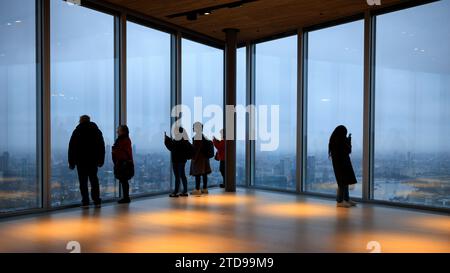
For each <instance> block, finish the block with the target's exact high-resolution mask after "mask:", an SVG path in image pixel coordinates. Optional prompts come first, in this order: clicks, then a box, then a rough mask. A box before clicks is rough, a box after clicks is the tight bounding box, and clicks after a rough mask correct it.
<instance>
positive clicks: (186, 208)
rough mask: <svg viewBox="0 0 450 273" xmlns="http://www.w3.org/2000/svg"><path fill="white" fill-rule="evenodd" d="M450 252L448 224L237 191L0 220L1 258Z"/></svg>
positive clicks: (412, 213) (433, 217)
mask: <svg viewBox="0 0 450 273" xmlns="http://www.w3.org/2000/svg"><path fill="white" fill-rule="evenodd" d="M70 241H77V242H79V244H80V246H81V252H370V250H368V249H367V248H368V244H369V247H372V248H373V247H375V248H379V250H380V251H381V252H450V217H449V215H446V214H436V213H428V212H421V211H417V210H408V209H401V208H391V207H384V206H379V205H372V204H360V205H358V207H356V208H351V209H345V208H336V206H335V203H334V202H333V201H332V200H326V199H319V198H313V197H304V196H296V195H293V194H283V193H272V192H265V191H247V190H239V191H238V193H236V194H225V193H222V191H220V190H214V191H212V192H211V194H210V195H209V196H202V197H188V198H177V199H169V198H168V197H165V196H162V197H155V198H149V199H140V200H135V201H134V202H133V203H131V204H130V205H115V204H111V205H105V206H104V207H103V208H101V209H93V208H91V209H89V210H81V209H78V208H76V209H68V210H62V211H57V212H52V213H48V214H45V215H33V216H23V217H20V218H7V219H3V220H0V252H69V251H68V250H66V246H67V243H68V242H70Z"/></svg>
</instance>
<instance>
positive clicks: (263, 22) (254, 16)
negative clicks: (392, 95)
mask: <svg viewBox="0 0 450 273" xmlns="http://www.w3.org/2000/svg"><path fill="white" fill-rule="evenodd" d="M105 1H107V2H110V3H113V4H115V5H117V6H121V7H125V8H127V9H129V10H133V11H136V12H139V13H141V14H145V15H148V16H151V17H154V18H157V19H159V20H162V21H166V22H170V23H172V24H175V25H178V26H181V27H184V28H187V29H190V30H193V31H196V32H199V33H202V34H205V35H208V36H210V37H213V38H216V39H219V40H222V41H223V40H224V39H225V36H224V33H223V31H222V30H223V29H224V28H237V29H239V30H240V33H239V42H245V41H249V40H256V39H260V38H263V37H267V36H271V35H275V34H279V33H282V32H286V31H290V30H295V29H298V28H301V27H306V26H311V25H315V24H319V23H324V22H328V21H333V20H337V19H341V18H344V17H348V16H352V15H356V14H359V13H362V12H364V11H366V10H368V9H374V8H379V7H387V6H391V5H393V4H396V3H400V2H405V1H404V0H403V1H401V0H381V4H382V5H381V6H369V5H368V4H367V1H366V0H258V1H255V2H250V3H247V4H245V5H243V6H241V7H236V8H223V9H219V10H216V11H214V12H213V13H212V14H210V15H207V16H205V15H204V16H200V17H198V19H197V20H195V21H191V20H188V19H187V18H186V17H185V16H182V17H176V18H169V17H167V16H169V15H173V14H177V13H183V12H189V11H192V10H198V9H203V8H208V7H211V6H216V5H221V4H227V3H233V2H236V0H105Z"/></svg>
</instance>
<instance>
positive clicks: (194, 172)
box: [190, 122, 214, 196]
mask: <svg viewBox="0 0 450 273" xmlns="http://www.w3.org/2000/svg"><path fill="white" fill-rule="evenodd" d="M193 129H194V133H195V135H194V137H193V139H192V147H193V149H192V150H193V151H192V160H191V170H190V175H191V176H194V177H195V190H194V191H192V195H196V196H200V195H201V194H208V174H210V173H211V166H210V165H209V157H208V155H207V149H208V146H209V143H208V141H209V142H210V140H208V139H207V138H206V137H205V135H203V124H201V123H200V122H196V123H194V126H193ZM212 149H213V153H214V147H213V148H212ZM202 178H203V188H202V189H201V190H200V182H201V179H202Z"/></svg>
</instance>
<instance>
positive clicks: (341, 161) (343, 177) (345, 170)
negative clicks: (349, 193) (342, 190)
mask: <svg viewBox="0 0 450 273" xmlns="http://www.w3.org/2000/svg"><path fill="white" fill-rule="evenodd" d="M351 153H352V145H351V141H350V139H347V141H346V142H345V143H342V144H341V145H336V146H335V148H334V149H333V150H332V151H331V159H332V161H333V169H334V174H335V176H336V182H337V184H338V185H339V186H346V185H353V184H356V183H357V182H358V181H357V180H356V176H355V172H354V170H353V167H352V162H351V160H350V154H351Z"/></svg>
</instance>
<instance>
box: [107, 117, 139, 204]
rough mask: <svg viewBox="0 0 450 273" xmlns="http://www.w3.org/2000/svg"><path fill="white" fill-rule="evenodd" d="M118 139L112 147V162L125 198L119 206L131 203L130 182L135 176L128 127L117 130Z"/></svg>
mask: <svg viewBox="0 0 450 273" xmlns="http://www.w3.org/2000/svg"><path fill="white" fill-rule="evenodd" d="M117 135H118V137H117V139H116V141H115V142H114V145H113V147H112V160H113V163H114V176H115V177H116V179H118V180H119V182H120V185H121V186H122V193H123V198H122V199H120V200H119V204H124V203H130V202H131V200H130V184H129V182H128V181H129V180H130V179H131V178H132V177H133V176H134V163H133V150H132V148H131V139H130V132H129V129H128V126H126V125H121V126H119V128H117Z"/></svg>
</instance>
